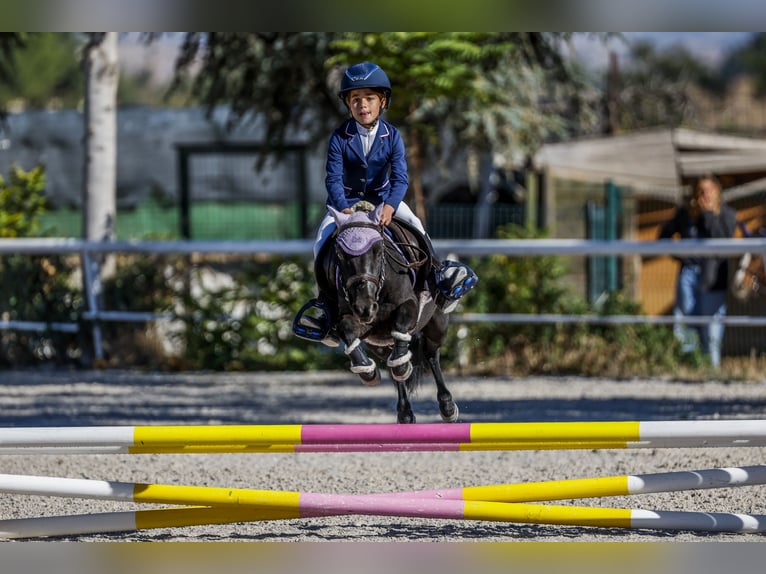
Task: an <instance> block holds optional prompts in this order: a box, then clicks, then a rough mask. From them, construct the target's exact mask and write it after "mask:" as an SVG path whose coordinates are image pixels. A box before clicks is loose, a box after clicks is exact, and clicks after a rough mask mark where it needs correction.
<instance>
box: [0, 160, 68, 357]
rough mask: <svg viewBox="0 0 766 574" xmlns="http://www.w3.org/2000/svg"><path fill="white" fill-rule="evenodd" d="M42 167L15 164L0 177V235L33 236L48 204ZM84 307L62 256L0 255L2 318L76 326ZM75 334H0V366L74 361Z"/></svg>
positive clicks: (6, 236) (49, 332)
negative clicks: (25, 169)
mask: <svg viewBox="0 0 766 574" xmlns="http://www.w3.org/2000/svg"><path fill="white" fill-rule="evenodd" d="M44 189H45V172H44V170H43V168H42V167H36V168H34V169H32V170H30V171H28V172H27V171H24V170H22V169H21V168H19V167H17V166H13V167H12V168H11V170H10V173H9V175H8V179H7V180H6V179H4V178H2V177H0V236H2V237H5V238H20V237H29V236H37V235H38V234H39V230H40V215H41V214H42V213H44V211H45V208H46V201H45V197H44V195H43V192H44ZM82 309H83V298H82V292H81V290H80V289H79V287H78V286H76V285H75V284H74V282H73V266H72V265H71V263H70V262H69V261H68V259H67V258H66V257H62V256H57V255H51V256H37V255H34V256H30V255H15V254H12V255H3V256H0V319H3V320H6V321H29V322H43V323H48V324H51V323H56V322H66V323H77V322H78V321H79V318H80V316H81V312H82ZM80 354H81V347H80V340H79V336H78V335H77V334H75V333H64V332H61V331H57V330H53V329H48V330H46V331H44V332H37V331H32V330H22V329H6V330H3V331H0V365H3V366H18V365H32V364H38V363H42V362H55V363H68V362H73V361H78V360H79V358H80Z"/></svg>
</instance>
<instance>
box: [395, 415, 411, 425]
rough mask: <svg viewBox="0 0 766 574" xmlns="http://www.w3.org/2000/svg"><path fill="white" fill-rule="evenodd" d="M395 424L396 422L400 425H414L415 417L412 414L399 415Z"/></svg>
mask: <svg viewBox="0 0 766 574" xmlns="http://www.w3.org/2000/svg"><path fill="white" fill-rule="evenodd" d="M396 422H398V423H399V424H400V425H411V424H415V415H414V414H412V413H405V414H401V413H400V414H399V415H397V417H396Z"/></svg>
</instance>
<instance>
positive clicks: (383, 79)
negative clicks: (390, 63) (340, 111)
mask: <svg viewBox="0 0 766 574" xmlns="http://www.w3.org/2000/svg"><path fill="white" fill-rule="evenodd" d="M359 88H370V89H371V90H376V91H378V92H381V93H382V94H383V95H384V96H385V97H386V106H385V108H384V109H388V106H389V105H390V104H391V81H390V80H389V79H388V76H387V75H386V73H385V72H384V71H383V70H382V69H381V68H380V66H378V65H377V64H373V63H372V62H361V63H359V64H354V65H353V66H349V67H348V69H347V70H346V72H345V73H344V74H343V78H341V81H340V92H338V97H339V98H340V99H341V100H343V103H345V102H346V94H347V93H348V92H350V91H351V90H356V89H359Z"/></svg>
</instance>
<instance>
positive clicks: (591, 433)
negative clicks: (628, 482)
mask: <svg viewBox="0 0 766 574" xmlns="http://www.w3.org/2000/svg"><path fill="white" fill-rule="evenodd" d="M640 427H641V423H640V422H638V421H629V422H583V423H580V422H565V423H473V424H472V425H471V443H485V442H490V443H491V442H494V443H510V442H518V443H524V442H529V443H544V442H551V443H569V444H577V443H595V442H598V443H601V444H608V445H611V448H627V443H629V442H636V441H638V440H640V438H641V430H640Z"/></svg>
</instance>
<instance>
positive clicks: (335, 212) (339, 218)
mask: <svg viewBox="0 0 766 574" xmlns="http://www.w3.org/2000/svg"><path fill="white" fill-rule="evenodd" d="M327 210H328V211H329V212H330V213H331V214H332V216H333V217H334V218H335V223H336V225H337V226H338V227H340V226H341V223H342V222H343V221H344V220H345V218H347V217H348V216H347V215H346V214H345V213H343V212H342V211H338V210H337V209H335V208H334V207H333V206H332V205H328V206H327Z"/></svg>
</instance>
